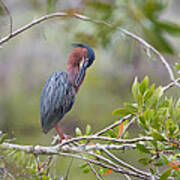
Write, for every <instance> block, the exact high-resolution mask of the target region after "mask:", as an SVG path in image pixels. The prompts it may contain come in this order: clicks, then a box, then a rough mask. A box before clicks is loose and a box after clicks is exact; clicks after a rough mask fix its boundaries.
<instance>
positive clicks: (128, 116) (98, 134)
mask: <svg viewBox="0 0 180 180" xmlns="http://www.w3.org/2000/svg"><path fill="white" fill-rule="evenodd" d="M131 117H132V115H131V114H129V115H127V116H124V117H123V118H122V119H120V120H119V121H118V122H116V123H114V124H111V125H110V126H108V127H106V128H104V129H103V130H101V131H99V132H97V133H96V134H95V136H100V135H102V134H104V133H105V132H107V131H109V130H110V129H113V128H115V127H116V126H118V125H119V124H121V123H122V122H124V121H125V120H127V119H129V118H131Z"/></svg>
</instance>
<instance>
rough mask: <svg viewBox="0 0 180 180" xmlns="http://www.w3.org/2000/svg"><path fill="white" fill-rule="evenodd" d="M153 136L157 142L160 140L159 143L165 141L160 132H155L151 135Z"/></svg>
mask: <svg viewBox="0 0 180 180" xmlns="http://www.w3.org/2000/svg"><path fill="white" fill-rule="evenodd" d="M151 135H152V137H153V138H154V139H156V140H159V141H163V140H165V138H164V137H163V136H162V135H161V134H160V133H158V132H155V131H154V132H152V133H151Z"/></svg>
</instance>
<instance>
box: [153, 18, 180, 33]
mask: <svg viewBox="0 0 180 180" xmlns="http://www.w3.org/2000/svg"><path fill="white" fill-rule="evenodd" d="M155 23H156V25H157V26H158V27H159V28H161V29H162V30H164V31H166V32H168V33H171V34H172V35H176V34H177V35H178V34H180V26H179V25H178V24H175V23H172V22H168V21H164V22H158V21H156V22H155Z"/></svg>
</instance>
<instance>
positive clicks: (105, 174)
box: [103, 169, 113, 176]
mask: <svg viewBox="0 0 180 180" xmlns="http://www.w3.org/2000/svg"><path fill="white" fill-rule="evenodd" d="M112 172H113V170H112V169H108V170H107V171H106V173H104V174H103V176H107V175H108V174H111V173H112Z"/></svg>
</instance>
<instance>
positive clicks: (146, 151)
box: [136, 144, 150, 153]
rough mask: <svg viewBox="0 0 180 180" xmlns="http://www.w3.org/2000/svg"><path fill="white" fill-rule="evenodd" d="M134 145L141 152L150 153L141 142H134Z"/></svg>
mask: <svg viewBox="0 0 180 180" xmlns="http://www.w3.org/2000/svg"><path fill="white" fill-rule="evenodd" d="M136 147H137V149H138V150H139V151H141V152H143V153H150V151H149V150H148V149H147V148H146V147H145V146H144V145H143V144H136Z"/></svg>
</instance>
